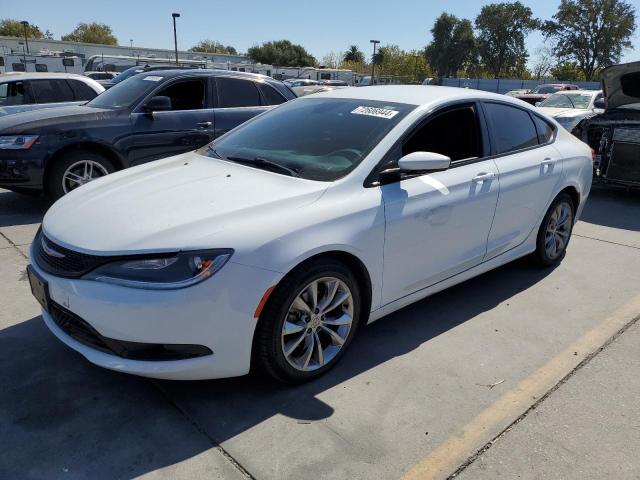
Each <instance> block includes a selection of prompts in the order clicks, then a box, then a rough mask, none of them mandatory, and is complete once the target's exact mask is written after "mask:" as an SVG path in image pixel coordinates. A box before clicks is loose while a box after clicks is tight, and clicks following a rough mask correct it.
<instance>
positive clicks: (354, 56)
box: [344, 45, 364, 63]
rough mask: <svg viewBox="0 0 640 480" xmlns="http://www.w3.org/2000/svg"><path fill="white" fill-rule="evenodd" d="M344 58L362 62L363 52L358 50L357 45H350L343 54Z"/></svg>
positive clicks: (349, 60) (348, 60) (347, 60)
mask: <svg viewBox="0 0 640 480" xmlns="http://www.w3.org/2000/svg"><path fill="white" fill-rule="evenodd" d="M344 60H345V61H346V62H354V63H363V62H364V53H362V52H361V51H360V49H359V48H358V46H357V45H351V46H350V47H349V50H347V51H346V52H345V54H344Z"/></svg>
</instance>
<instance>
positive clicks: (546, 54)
mask: <svg viewBox="0 0 640 480" xmlns="http://www.w3.org/2000/svg"><path fill="white" fill-rule="evenodd" d="M553 64H554V55H553V50H552V49H551V48H549V47H548V46H545V45H541V46H540V47H538V48H536V50H535V58H534V59H533V61H532V62H531V74H532V76H533V77H534V78H535V79H536V80H540V79H541V78H544V77H546V76H547V74H548V73H549V71H550V70H551V68H553Z"/></svg>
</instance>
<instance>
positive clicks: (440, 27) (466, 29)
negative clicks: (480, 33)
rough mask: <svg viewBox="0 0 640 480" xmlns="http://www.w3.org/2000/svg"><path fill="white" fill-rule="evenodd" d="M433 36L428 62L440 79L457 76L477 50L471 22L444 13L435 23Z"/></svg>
mask: <svg viewBox="0 0 640 480" xmlns="http://www.w3.org/2000/svg"><path fill="white" fill-rule="evenodd" d="M431 35H432V38H433V39H432V40H431V43H429V45H427V48H426V50H425V55H426V58H427V60H428V61H429V63H430V64H431V66H432V67H433V69H434V70H435V71H436V74H437V75H438V76H439V77H450V76H456V75H457V74H458V71H459V70H461V69H462V67H463V65H464V64H465V63H467V62H468V61H469V60H470V58H471V55H472V53H473V50H474V48H475V38H474V36H473V27H472V26H471V22H470V21H469V20H464V19H463V20H460V19H458V18H457V17H456V16H454V15H449V14H448V13H443V14H442V15H440V16H439V17H438V18H437V19H436V21H435V22H434V24H433V27H432V28H431Z"/></svg>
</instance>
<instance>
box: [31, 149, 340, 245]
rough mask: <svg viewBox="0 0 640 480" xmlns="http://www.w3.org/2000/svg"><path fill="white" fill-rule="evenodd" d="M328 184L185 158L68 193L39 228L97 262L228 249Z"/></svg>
mask: <svg viewBox="0 0 640 480" xmlns="http://www.w3.org/2000/svg"><path fill="white" fill-rule="evenodd" d="M327 185H328V184H327V183H325V182H316V181H310V180H304V179H300V178H294V177H289V176H285V175H281V174H278V173H273V172H269V171H264V170H258V169H256V168H253V167H248V166H245V165H239V164H235V163H232V162H227V161H224V160H218V159H213V158H209V157H206V156H202V155H199V154H197V153H195V152H191V153H187V154H183V155H178V156H176V157H170V158H166V159H163V160H158V161H156V162H152V163H150V164H146V165H142V166H139V167H134V168H131V169H128V170H123V171H121V172H117V173H114V174H111V175H109V176H107V177H104V178H102V179H99V180H96V181H94V182H92V183H89V184H87V185H85V186H83V187H81V188H78V189H76V190H74V191H72V192H71V193H70V194H68V195H66V196H64V197H62V198H61V199H60V200H58V201H57V202H56V203H55V204H54V205H53V206H52V207H51V208H50V209H49V211H48V212H47V214H46V215H45V217H44V220H43V223H42V228H43V230H44V232H45V234H46V235H47V236H48V237H50V238H51V239H52V240H53V241H54V242H57V243H59V244H60V245H62V246H64V247H67V248H70V249H73V250H77V251H82V252H85V253H90V254H97V255H100V254H103V255H104V254H109V255H118V254H126V253H141V252H162V251H176V250H193V249H200V248H218V247H220V248H235V244H236V243H238V242H236V241H235V238H236V237H237V236H238V235H239V236H240V239H241V240H238V241H246V238H248V237H250V236H251V233H250V232H251V231H252V229H261V228H263V227H262V226H264V225H265V224H266V225H269V226H270V227H271V228H273V226H274V225H275V226H278V225H280V226H284V225H286V218H287V213H288V212H289V213H290V212H293V210H294V209H297V208H300V207H302V206H304V205H307V204H309V203H312V202H314V201H315V200H317V199H318V198H319V197H320V196H321V195H322V193H323V192H324V191H325V190H326V188H327ZM239 231H242V233H241V234H239V233H238V232H239ZM258 231H259V230H258ZM234 234H235V235H236V237H234V236H233V235H234Z"/></svg>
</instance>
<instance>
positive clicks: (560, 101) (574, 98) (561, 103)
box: [540, 93, 593, 109]
mask: <svg viewBox="0 0 640 480" xmlns="http://www.w3.org/2000/svg"><path fill="white" fill-rule="evenodd" d="M592 98H593V95H592V94H590V93H554V94H553V95H551V96H550V97H549V98H547V99H546V100H545V101H544V102H542V103H541V104H540V106H541V107H551V108H585V109H586V108H589V105H590V104H591V99H592Z"/></svg>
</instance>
